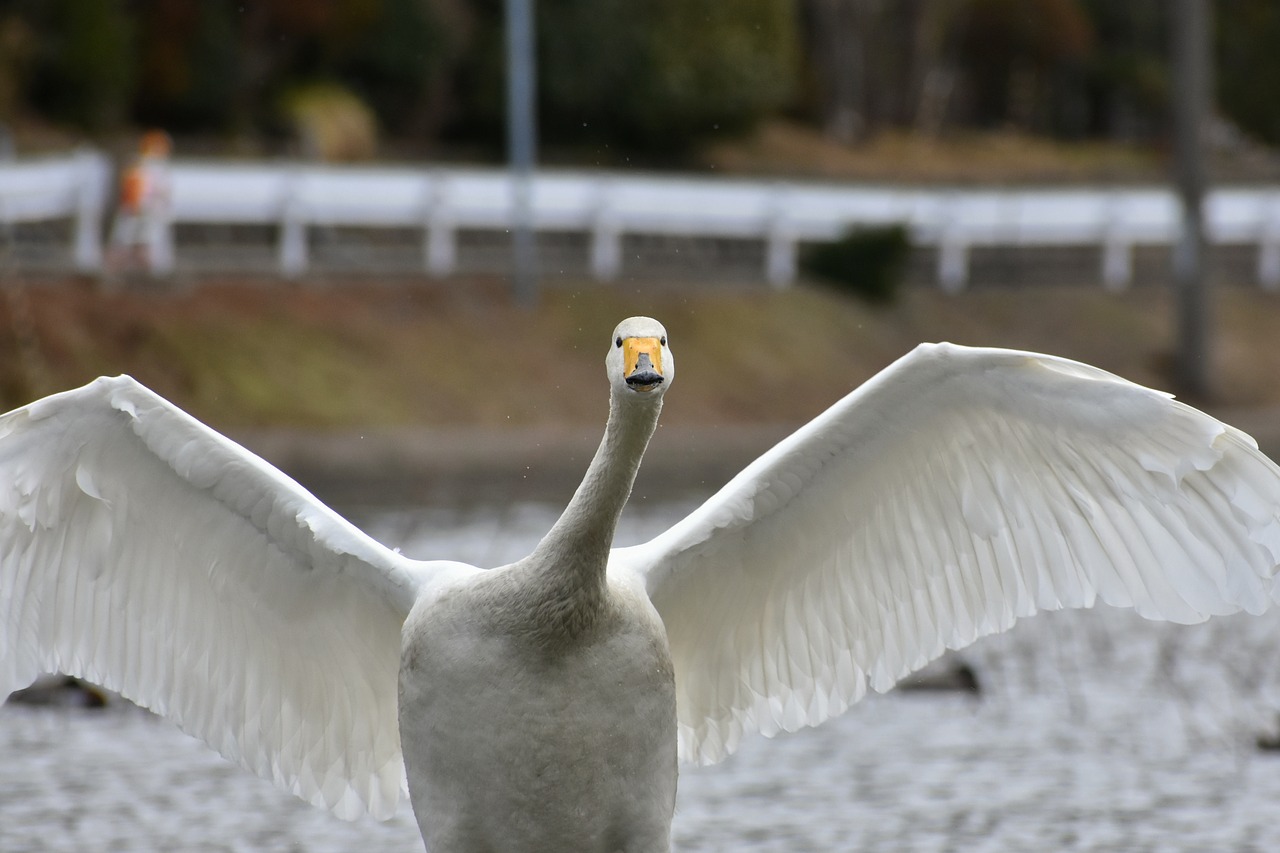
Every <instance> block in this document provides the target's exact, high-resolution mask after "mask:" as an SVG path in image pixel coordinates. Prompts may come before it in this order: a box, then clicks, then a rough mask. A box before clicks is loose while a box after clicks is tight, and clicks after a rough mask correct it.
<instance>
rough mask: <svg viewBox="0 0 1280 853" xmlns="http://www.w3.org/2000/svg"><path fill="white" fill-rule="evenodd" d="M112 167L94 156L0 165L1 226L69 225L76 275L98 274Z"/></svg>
mask: <svg viewBox="0 0 1280 853" xmlns="http://www.w3.org/2000/svg"><path fill="white" fill-rule="evenodd" d="M111 182H112V171H111V163H110V161H109V160H108V159H107V158H106V156H104V155H103V154H101V153H99V152H97V151H91V150H87V149H86V150H80V151H77V152H75V153H74V154H72V155H70V156H64V157H49V158H41V159H31V160H8V161H4V160H0V226H11V225H16V224H21V223H31V222H49V221H56V220H64V219H69V220H71V221H72V222H73V223H74V228H73V229H72V237H71V256H72V259H73V263H74V265H75V267H76V269H78V270H80V271H82V272H95V271H97V270H100V269H101V268H102V225H103V213H104V211H105V209H106V204H107V198H108V195H109V192H110V189H111Z"/></svg>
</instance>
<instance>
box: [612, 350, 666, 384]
mask: <svg viewBox="0 0 1280 853" xmlns="http://www.w3.org/2000/svg"><path fill="white" fill-rule="evenodd" d="M622 376H623V378H624V379H626V381H627V385H628V386H630V387H631V388H634V389H635V390H636V391H652V390H653V389H654V388H657V387H658V386H659V385H661V384H662V382H663V379H664V377H663V375H662V342H661V341H660V340H658V339H657V338H626V339H624V340H623V341H622Z"/></svg>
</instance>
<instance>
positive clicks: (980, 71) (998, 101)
mask: <svg viewBox="0 0 1280 853" xmlns="http://www.w3.org/2000/svg"><path fill="white" fill-rule="evenodd" d="M956 23H957V28H958V37H959V42H960V45H959V47H960V52H961V63H962V65H963V68H964V69H965V72H966V76H967V82H968V86H967V90H968V91H967V98H968V101H969V102H970V105H971V117H972V119H973V120H974V121H975V122H976V123H978V124H979V125H986V126H993V125H1012V126H1014V127H1017V128H1019V129H1021V130H1028V131H1047V130H1050V129H1051V128H1052V126H1053V124H1054V121H1053V119H1054V115H1053V108H1054V107H1055V106H1056V105H1057V103H1058V102H1059V101H1060V99H1061V97H1062V95H1063V92H1062V89H1063V88H1066V87H1064V86H1062V85H1061V84H1060V81H1061V80H1062V78H1064V77H1070V76H1073V75H1072V72H1074V71H1075V70H1076V69H1078V68H1079V67H1080V66H1081V65H1082V63H1083V62H1084V60H1085V58H1086V57H1087V55H1088V53H1089V51H1090V49H1091V48H1092V47H1093V43H1094V29H1093V24H1092V21H1091V20H1090V19H1089V17H1088V15H1087V14H1086V13H1085V10H1084V9H1083V8H1082V6H1081V5H1080V3H1079V2H1077V0H968V2H967V3H966V4H964V6H962V7H961V8H960V9H959V10H958V13H957V22H956ZM1069 85H1070V83H1069V82H1068V83H1067V86H1069ZM1055 96H1056V97H1055Z"/></svg>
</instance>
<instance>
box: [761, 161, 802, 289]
mask: <svg viewBox="0 0 1280 853" xmlns="http://www.w3.org/2000/svg"><path fill="white" fill-rule="evenodd" d="M770 206H771V207H772V208H773V211H772V213H771V214H770V217H769V224H768V230H767V235H766V237H765V275H766V276H767V277H768V279H769V284H771V285H773V286H774V287H775V288H778V289H781V288H784V287H787V286H789V285H790V284H792V283H793V282H794V281H795V280H796V234H795V229H794V228H792V227H791V224H790V222H788V220H787V188H786V187H785V186H779V187H775V188H774V191H773V193H772V199H771V204H770Z"/></svg>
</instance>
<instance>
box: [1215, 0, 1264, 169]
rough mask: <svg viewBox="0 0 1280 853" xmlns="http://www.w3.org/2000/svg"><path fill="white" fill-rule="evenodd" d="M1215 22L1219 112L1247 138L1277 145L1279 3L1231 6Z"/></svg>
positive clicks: (1240, 1) (1251, 1) (1239, 0)
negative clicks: (1236, 125)
mask: <svg viewBox="0 0 1280 853" xmlns="http://www.w3.org/2000/svg"><path fill="white" fill-rule="evenodd" d="M1214 17H1215V22H1216V24H1217V46H1218V50H1217V68H1216V69H1215V72H1216V75H1217V79H1216V84H1217V100H1218V106H1219V107H1220V108H1221V109H1222V111H1223V112H1224V113H1225V114H1227V115H1228V116H1230V118H1231V119H1233V120H1234V121H1235V122H1236V123H1237V124H1239V125H1240V127H1241V128H1243V129H1244V130H1245V131H1246V132H1248V133H1249V134H1251V135H1253V136H1256V137H1257V138H1258V139H1260V140H1263V141H1266V142H1269V143H1271V144H1276V143H1280V106H1278V103H1280V102H1278V101H1277V98H1276V93H1277V92H1280V50H1277V49H1276V45H1280V3H1277V2H1275V0H1233V2H1231V3H1219V4H1217V6H1216V8H1215V10H1214Z"/></svg>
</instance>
